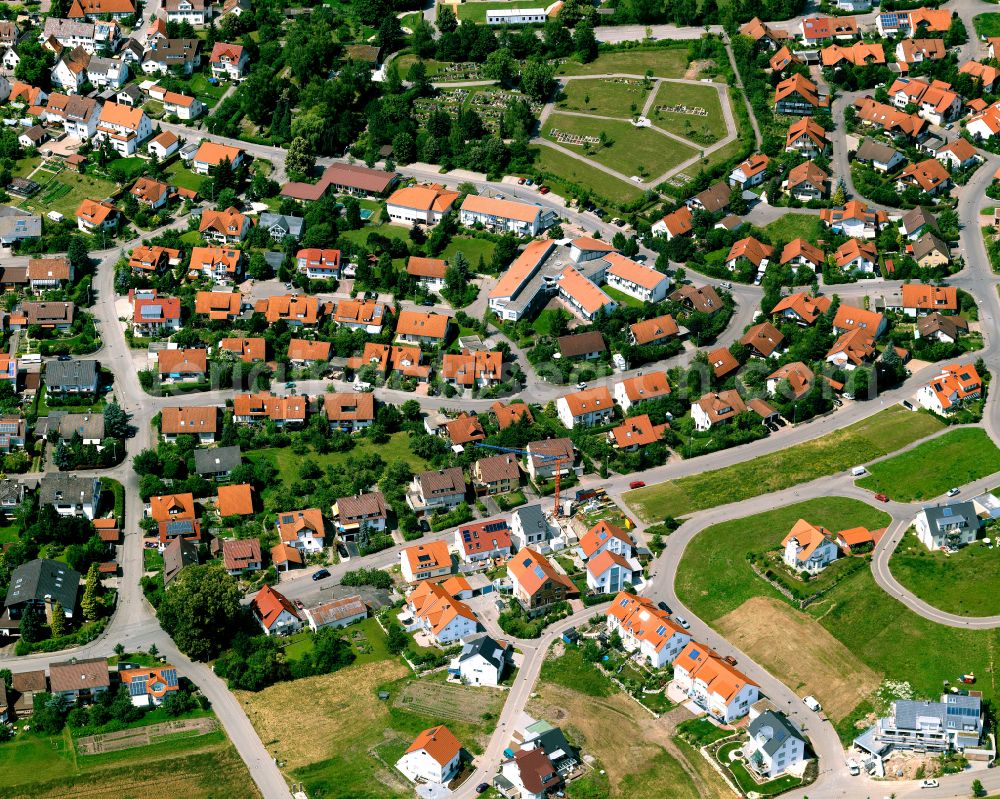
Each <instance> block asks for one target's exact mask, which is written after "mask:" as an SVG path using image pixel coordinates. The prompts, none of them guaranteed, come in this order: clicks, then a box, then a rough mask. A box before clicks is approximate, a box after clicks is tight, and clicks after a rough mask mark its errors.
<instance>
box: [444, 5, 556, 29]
mask: <svg viewBox="0 0 1000 799" xmlns="http://www.w3.org/2000/svg"><path fill="white" fill-rule="evenodd" d="M444 5H447V6H448V7H449V8H451V10H452V11H454V12H455V14H456V15H457V16H458V20H459V22H464V21H465V20H468V21H469V22H475V23H477V24H479V25H485V24H486V12H487V11H496V10H498V9H502V10H504V11H510V10H513V9H515V8H545V5H544V4H541V3H539V2H538V0H503V2H482V1H481V0H469V2H464V3H457V4H452V3H438V12H440V11H441V7H442V6H444Z"/></svg>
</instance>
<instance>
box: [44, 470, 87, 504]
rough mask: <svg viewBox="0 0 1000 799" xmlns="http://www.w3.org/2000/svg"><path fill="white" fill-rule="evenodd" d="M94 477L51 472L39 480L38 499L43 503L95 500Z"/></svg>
mask: <svg viewBox="0 0 1000 799" xmlns="http://www.w3.org/2000/svg"><path fill="white" fill-rule="evenodd" d="M94 482H95V478H94V477H80V476H78V475H75V474H61V473H59V472H49V473H48V474H46V475H45V476H44V477H42V479H41V481H40V482H39V498H38V501H39V503H40V504H42V505H49V504H51V503H53V502H74V503H75V502H80V503H84V504H86V503H89V502H93V500H94Z"/></svg>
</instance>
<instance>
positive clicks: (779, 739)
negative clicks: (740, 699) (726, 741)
mask: <svg viewBox="0 0 1000 799" xmlns="http://www.w3.org/2000/svg"><path fill="white" fill-rule="evenodd" d="M747 733H748V735H749V740H748V741H747V744H746V746H744V753H745V755H746V758H747V760H748V762H749V763H750V764H751V765H752V766H753V767H754V769H755V770H757V771H758V772H760V773H761V774H763V775H764V776H765V777H770V778H774V777H777V776H778V775H779V774H782V773H783V772H785V771H787V770H788V769H789V768H791V767H793V766H795V765H797V764H799V763H801V762H802V760H803V759H804V757H805V748H806V739H805V738H804V737H803V736H802V733H801V732H799V731H798V729H797V728H796V727H795V725H793V724H792V723H791V722H790V721H789V720H788V718H787V717H786V716H785V714H784V713H776V712H774V711H772V710H766V711H764V712H763V713H761V714H760V715H759V716H757V717H756V718H755V719H754V720H753V721H751V722H750V725H749V727H748V728H747Z"/></svg>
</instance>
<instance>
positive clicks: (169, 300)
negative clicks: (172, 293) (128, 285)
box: [132, 297, 181, 337]
mask: <svg viewBox="0 0 1000 799" xmlns="http://www.w3.org/2000/svg"><path fill="white" fill-rule="evenodd" d="M180 329H181V301H180V299H178V298H177V297H156V298H155V299H145V300H136V301H135V304H134V305H133V306H132V331H133V333H135V335H137V336H145V337H153V336H169V335H170V334H171V333H174V332H176V331H178V330H180Z"/></svg>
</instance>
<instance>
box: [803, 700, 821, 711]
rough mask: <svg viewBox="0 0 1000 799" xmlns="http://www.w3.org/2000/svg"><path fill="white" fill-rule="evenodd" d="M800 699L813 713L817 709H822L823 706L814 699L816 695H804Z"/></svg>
mask: <svg viewBox="0 0 1000 799" xmlns="http://www.w3.org/2000/svg"><path fill="white" fill-rule="evenodd" d="M802 701H803V702H804V703H805V705H806V707H807V708H809V709H810V710H811V711H813V712H814V713H818V712H819V711H821V710H822V709H823V706H822V705H821V704H820V703H819V702H817V701H816V697H815V696H806V697H803V698H802Z"/></svg>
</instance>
